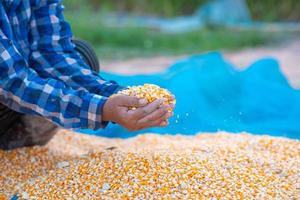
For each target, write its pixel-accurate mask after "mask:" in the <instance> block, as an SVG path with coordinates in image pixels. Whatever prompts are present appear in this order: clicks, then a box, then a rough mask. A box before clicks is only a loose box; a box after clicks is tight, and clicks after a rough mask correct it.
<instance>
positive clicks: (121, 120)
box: [103, 84, 175, 131]
mask: <svg viewBox="0 0 300 200" xmlns="http://www.w3.org/2000/svg"><path fill="white" fill-rule="evenodd" d="M174 104H175V99H174V97H173V96H172V95H171V93H170V92H168V91H167V90H164V89H162V88H159V87H158V86H155V85H150V84H145V85H144V86H136V87H130V88H128V89H126V90H123V91H120V92H119V93H117V94H115V95H112V96H111V97H110V98H109V99H108V100H107V102H106V103H105V105H104V107H103V120H104V121H113V122H116V123H118V124H120V125H122V126H123V127H125V128H126V129H128V130H130V131H135V130H140V129H144V128H149V127H154V126H162V127H163V126H167V125H168V119H169V118H170V117H171V116H172V115H173V107H174Z"/></svg>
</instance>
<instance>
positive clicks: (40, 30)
mask: <svg viewBox="0 0 300 200" xmlns="http://www.w3.org/2000/svg"><path fill="white" fill-rule="evenodd" d="M71 37H72V33H71V29H70V26H69V24H68V23H67V22H66V21H65V20H64V17H63V5H62V4H61V1H60V0H2V2H1V4H0V54H1V57H0V102H1V103H2V104H4V105H6V106H7V107H9V108H11V109H13V110H15V111H17V112H21V113H26V114H36V115H40V116H44V117H45V118H48V119H50V120H51V121H53V122H55V123H57V124H59V125H61V126H63V127H65V128H90V129H99V128H103V127H105V125H106V124H107V123H106V122H103V121H102V117H101V114H102V108H103V105H104V103H105V102H106V100H107V98H108V97H109V96H110V95H111V94H113V93H114V92H116V91H117V90H119V89H120V86H119V85H117V84H116V83H114V82H108V81H105V80H103V79H102V78H101V77H100V76H99V75H98V74H97V73H95V72H93V71H91V70H89V67H88V66H87V65H86V64H85V63H84V62H83V60H82V58H81V57H80V55H79V54H78V53H77V52H75V51H74V45H73V44H72V42H71Z"/></svg>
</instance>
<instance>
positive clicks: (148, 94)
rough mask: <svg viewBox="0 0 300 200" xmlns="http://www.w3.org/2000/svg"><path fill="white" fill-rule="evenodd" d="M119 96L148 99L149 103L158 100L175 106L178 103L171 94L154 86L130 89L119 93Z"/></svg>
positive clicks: (146, 85)
mask: <svg viewBox="0 0 300 200" xmlns="http://www.w3.org/2000/svg"><path fill="white" fill-rule="evenodd" d="M118 94H124V95H128V96H135V97H138V98H141V99H146V100H147V101H148V102H149V103H151V102H153V101H155V100H157V99H164V100H165V103H166V104H169V105H175V103H176V100H175V98H174V96H173V95H172V94H171V92H169V91H168V90H166V89H164V88H161V87H159V86H157V85H154V84H144V85H142V86H132V87H128V88H127V89H125V90H122V91H119V92H118ZM131 109H134V108H131Z"/></svg>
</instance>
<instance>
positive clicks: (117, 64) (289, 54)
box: [101, 38, 300, 88]
mask: <svg viewBox="0 0 300 200" xmlns="http://www.w3.org/2000/svg"><path fill="white" fill-rule="evenodd" d="M223 53H224V56H225V58H226V59H228V60H229V61H230V62H232V63H233V64H234V65H235V66H237V67H239V68H244V67H247V66H249V65H250V64H251V63H253V62H255V61H256V60H258V59H260V58H264V57H273V58H275V59H277V60H278V62H279V64H280V66H281V69H282V71H283V73H284V74H285V75H286V76H287V77H288V79H289V81H290V83H291V84H292V85H293V86H294V87H296V88H300V38H298V39H295V40H292V41H288V42H285V43H282V44H280V45H279V44H278V45H272V46H267V47H257V48H249V49H242V50H239V51H233V52H229V51H223ZM185 57H187V56H174V57H152V58H136V59H130V60H125V61H103V62H101V69H102V70H104V71H108V72H115V73H121V74H150V73H154V72H159V71H162V70H164V69H165V68H167V67H168V66H170V65H171V64H173V63H174V62H176V61H177V60H178V59H182V58H185Z"/></svg>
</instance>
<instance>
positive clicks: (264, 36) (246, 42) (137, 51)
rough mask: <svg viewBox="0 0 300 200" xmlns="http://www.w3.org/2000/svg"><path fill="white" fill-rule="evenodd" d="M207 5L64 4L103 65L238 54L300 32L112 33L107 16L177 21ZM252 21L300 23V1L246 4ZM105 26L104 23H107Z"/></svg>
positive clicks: (187, 1)
mask: <svg viewBox="0 0 300 200" xmlns="http://www.w3.org/2000/svg"><path fill="white" fill-rule="evenodd" d="M205 2H207V0H151V1H149V0H65V1H64V5H65V17H66V19H67V20H68V21H69V22H70V23H71V26H72V30H73V32H74V35H75V36H76V37H80V38H82V39H85V40H87V41H89V42H91V43H92V45H93V47H94V48H95V49H96V52H97V54H98V55H99V57H100V58H101V59H127V58H132V57H145V56H155V55H179V54H193V53H201V52H203V51H211V50H224V49H226V50H234V49H238V48H244V47H253V46H257V45H266V44H274V43H278V42H284V41H286V40H289V39H291V38H293V37H298V36H299V35H300V34H299V32H293V33H290V32H289V33H288V32H285V31H279V32H276V31H275V32H274V31H273V32H266V31H249V30H247V31H246V30H244V31H241V30H240V31H237V30H230V29H225V28H222V27H207V28H204V29H199V30H194V31H192V32H188V33H176V34H174V33H173V34H170V33H162V32H159V31H157V30H151V29H146V28H133V27H122V28H120V27H118V28H117V27H115V28H114V27H109V26H107V25H104V24H103V23H102V20H103V14H104V13H110V12H116V11H117V12H129V13H134V14H142V15H150V16H162V17H174V16H179V15H191V14H193V13H194V12H195V11H196V10H197V9H198V8H199V6H200V5H203V3H205ZM247 4H248V6H249V10H250V14H251V17H252V19H253V20H260V21H268V22H274V21H276V22H277V21H281V22H295V21H300V1H299V0H285V1H279V0H247ZM104 20H105V19H104Z"/></svg>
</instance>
